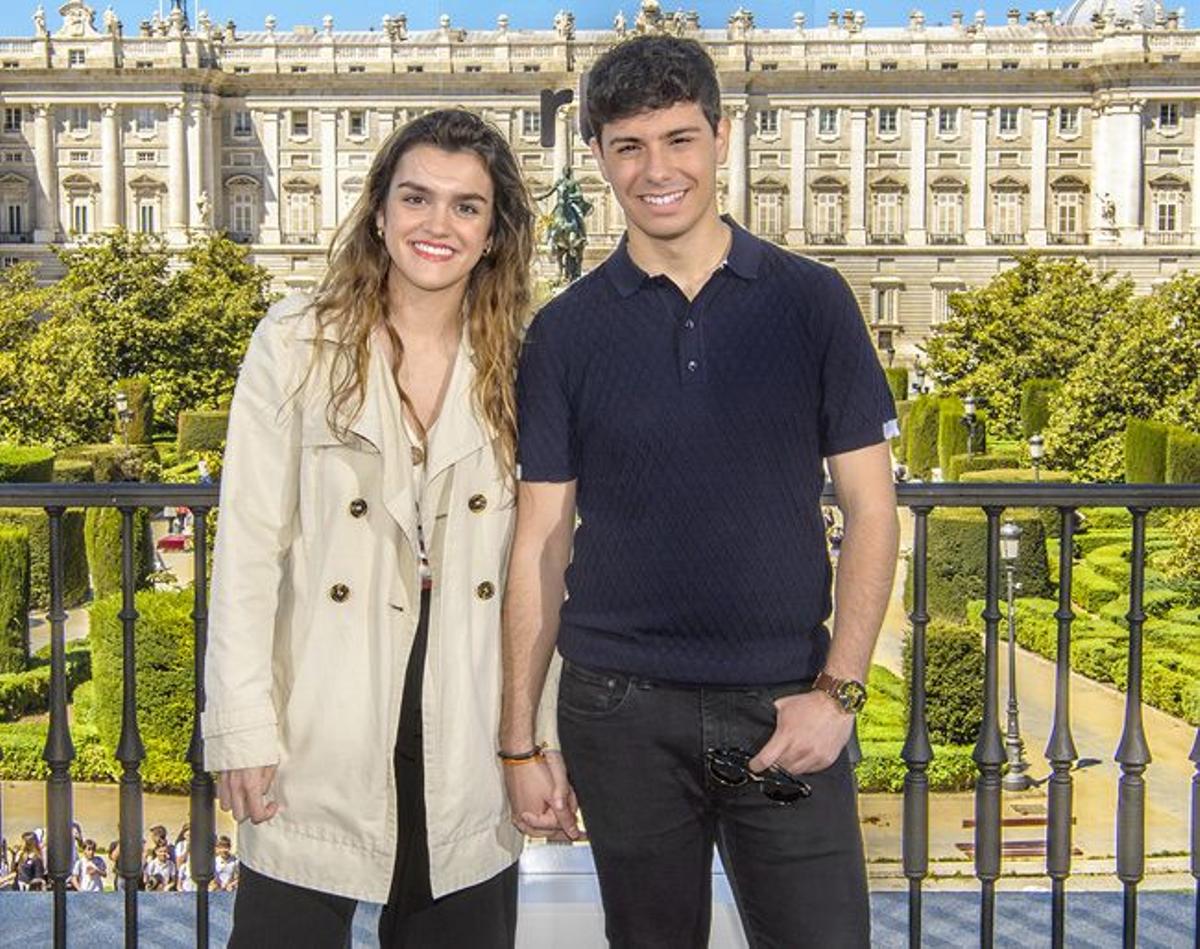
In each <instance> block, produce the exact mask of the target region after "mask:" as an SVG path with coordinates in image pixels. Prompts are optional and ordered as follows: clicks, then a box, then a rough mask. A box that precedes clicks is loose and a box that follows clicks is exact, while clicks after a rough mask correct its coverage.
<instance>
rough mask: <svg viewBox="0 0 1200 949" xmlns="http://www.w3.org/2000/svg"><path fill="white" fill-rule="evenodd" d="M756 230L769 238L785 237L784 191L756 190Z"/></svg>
mask: <svg viewBox="0 0 1200 949" xmlns="http://www.w3.org/2000/svg"><path fill="white" fill-rule="evenodd" d="M754 232H755V233H756V234H757V235H758V236H759V237H765V238H766V239H767V240H779V239H780V238H782V237H783V192H781V191H756V192H754Z"/></svg>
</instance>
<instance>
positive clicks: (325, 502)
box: [203, 294, 556, 902]
mask: <svg viewBox="0 0 1200 949" xmlns="http://www.w3.org/2000/svg"><path fill="white" fill-rule="evenodd" d="M308 302H309V301H308V298H307V297H306V296H304V295H301V294H294V295H292V296H290V297H288V298H287V299H285V300H283V301H281V302H280V303H278V304H276V305H275V306H274V307H273V308H272V309H271V312H270V313H269V314H268V315H267V316H266V317H265V318H264V319H263V320H262V322H261V323H260V324H259V326H258V328H257V329H256V330H255V333H254V337H253V340H252V341H251V344H250V348H249V350H248V352H247V353H246V359H245V362H244V364H243V366H242V370H241V374H240V376H239V378H238V384H237V391H236V394H235V396H234V400H233V407H232V411H231V414H230V420H229V434H228V440H227V447H226V454H225V466H224V472H223V476H222V478H221V506H220V513H219V519H218V525H217V536H216V551H215V563H214V568H213V586H212V598H211V604H210V616H209V645H208V654H207V671H206V677H205V690H206V707H205V711H204V715H203V729H204V742H205V762H206V765H207V767H208V768H209V769H210V770H213V771H222V770H227V769H232V768H242V767H252V766H258V765H268V764H272V763H277V764H278V771H277V774H276V777H275V781H274V785H273V787H272V793H273V797H274V800H275V801H276V802H277V803H278V804H279V812H278V814H277V815H276V816H275V817H274V818H272V819H271V820H269V821H267V822H265V823H263V824H259V825H253V824H251V823H250V822H249V821H246V822H243V823H242V824H241V826H240V827H239V842H238V846H239V850H240V856H241V858H242V859H243V860H244V861H245V862H246V863H247V864H248V865H249V866H250V867H252V868H254V869H255V870H258V871H260V872H261V873H265V874H267V875H269V876H272V877H275V878H276V879H280V880H285V881H288V882H291V883H296V884H299V885H301V886H305V887H310V888H313V889H318V890H324V891H326V892H333V893H339V894H342V895H345V896H350V897H355V898H358V899H365V900H370V901H373V902H384V901H385V900H386V899H387V896H388V890H389V884H390V881H391V876H392V867H393V863H394V860H395V851H396V838H397V815H396V789H395V780H394V775H393V771H392V765H393V759H392V752H393V747H394V745H395V741H396V732H397V727H398V724H399V715H400V700H401V692H402V690H403V683H404V670H405V664H406V662H407V658H408V653H409V650H410V648H411V646H412V642H413V638H414V635H415V632H416V626H417V620H418V613H419V608H420V576H419V564H418V560H417V551H416V508H415V505H414V501H415V500H416V498H415V493H416V490H417V489H416V487H415V485H414V479H413V466H412V454H411V445H410V443H409V441H408V438H407V435H406V433H405V428H404V425H403V423H402V416H401V402H400V397H399V394H398V392H397V391H396V387H395V385H394V383H393V381H392V377H391V372H390V369H389V367H388V366H387V361H386V358H385V357H384V355H383V354H382V352H381V351H380V349H379V348H378V347H375V348H374V349H373V350H372V353H371V359H370V370H369V377H368V380H367V385H366V397H365V401H364V404H363V407H362V409H361V411H360V412H359V413H358V415H357V417H356V418H355V419H354V420H353V421H352V422H351V424H350V433H351V434H350V438H349V442H348V443H346V444H343V443H342V442H341V441H339V440H338V438H337V437H336V436H335V435H334V433H333V432H332V431H331V430H330V428H329V426H328V424H327V422H326V418H325V405H326V401H327V398H328V395H327V393H328V382H327V375H326V374H325V372H324V371H318V372H315V373H313V374H312V375H311V376H310V377H309V378H308V379H307V381H306V380H305V375H306V371H307V369H308V367H309V362H310V358H311V356H312V353H313V347H314V346H321V347H323V348H324V349H326V350H328V349H329V348H331V347H330V346H329V344H327V343H321V342H319V341H318V340H317V332H316V323H315V320H314V319H313V317H312V315H311V312H310V310H309V309H308ZM473 375H474V369H473V366H472V362H471V353H470V351H469V349H468V346H467V343H466V339H465V336H464V342H463V344H462V345H461V346H460V349H459V354H458V358H457V361H456V363H455V366H454V369H453V372H452V375H451V379H450V383H449V387H448V390H447V393H446V398H445V404H444V407H443V409H442V414H441V417H440V418H439V419H438V421H437V423H436V425H435V427H434V429H433V432H432V435H431V438H430V442H429V446H428V447H429V456H428V459H427V482H426V487H425V490H424V493H423V495H422V496H421V497H420V499H419V500H420V505H421V510H422V511H423V512H426V517H425V520H426V530H427V531H428V530H429V526H428V522H429V520H430V518H429V515H428V512H431V511H432V512H436V519H435V520H434V523H433V529H432V536H431V537H430V538H429V542H430V551H429V554H430V563H431V567H432V570H433V578H434V581H433V595H432V604H431V613H430V627H429V646H428V657H427V660H426V666H425V674H424V683H423V698H422V706H421V716H422V722H423V726H424V757H425V806H426V813H427V823H428V837H429V857H430V878H431V879H430V882H431V885H432V889H433V895H434V896H435V897H438V896H442V895H444V894H446V893H449V892H452V891H454V890H458V889H462V888H464V887H467V886H471V885H473V884H475V883H478V882H481V881H483V880H486V879H488V878H490V877H492V876H494V875H495V874H497V873H499V872H500V871H501V870H503V869H504V868H505V867H507V866H509V865H510V864H511V863H512V862H513V861H514V860H516V858H517V856H518V855H519V853H520V850H521V843H522V841H521V837H520V835H519V833H518V832H517V831H516V830H515V829H514V828H513V827H512V825H511V824H510V822H509V819H508V817H509V815H508V805H507V802H506V799H505V794H504V785H503V775H502V773H501V765H500V763H499V761H498V760H497V758H496V734H497V726H498V721H499V714H500V688H501V667H500V601H501V590H502V589H503V585H504V572H505V568H506V559H507V554H508V547H509V543H510V541H511V535H512V526H513V504H512V495H511V491H510V489H509V488H508V486H507V485H505V484H504V483H503V480H502V479H501V478H500V472H499V469H498V466H497V464H496V460H495V456H494V452H493V451H492V439H491V437H490V436H489V434H488V433H487V432H486V431H485V430H484V429H483V427H482V426H481V424H480V423H479V421H478V420H477V419H476V417H475V414H474V412H473V411H472V409H471V401H470V390H471V381H472V378H473ZM302 387H303V388H302ZM554 678H555V676H553V675H552V676H551V680H553V679H554ZM555 688H556V683H555V682H554V681H550V682H548V683H547V694H548V695H553V694H554V689H555ZM541 712H542V714H541V721H540V723H539V725H540V729H541V730H540V734H539V737H540V738H542V739H544V740H547V741H549V742H551V743H552V744H556V736H555V734H554V733H553V712H554V709H553V702H552V701H549V702H543V708H542V710H541Z"/></svg>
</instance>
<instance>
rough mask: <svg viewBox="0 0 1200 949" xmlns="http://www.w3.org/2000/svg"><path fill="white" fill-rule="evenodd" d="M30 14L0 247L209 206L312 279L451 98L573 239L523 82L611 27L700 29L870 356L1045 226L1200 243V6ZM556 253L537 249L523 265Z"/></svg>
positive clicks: (601, 225)
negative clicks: (383, 148)
mask: <svg viewBox="0 0 1200 949" xmlns="http://www.w3.org/2000/svg"><path fill="white" fill-rule="evenodd" d="M58 14H59V18H60V21H61V22H60V23H59V24H58V25H57V26H53V25H49V24H47V21H46V15H45V13H44V12H43V11H42V9H41V8H40V7H39V8H38V10H37V11H36V12H35V13H34V14H33V35H32V36H26V37H8V38H0V117H2V124H0V264H10V263H12V262H14V261H19V260H25V259H34V260H37V261H38V262H40V263H41V264H42V265H43V271H42V273H43V276H44V277H45V278H46V279H53V278H54V277H55V276H56V275H57V270H56V268H57V266H58V265H57V262H56V260H55V258H54V257H53V255H52V254H51V253H50V251H49V246H50V245H51V244H55V243H64V242H66V243H69V242H72V241H76V240H79V239H81V238H83V237H85V236H86V235H88V234H92V233H95V232H98V231H102V230H106V229H110V228H116V227H125V228H128V229H131V230H139V231H151V232H161V233H162V234H164V235H165V237H166V238H167V240H168V241H170V242H171V243H174V244H182V243H184V242H185V241H186V240H187V239H188V235H189V234H190V233H197V232H203V231H206V230H209V229H212V228H217V229H221V230H224V231H226V232H228V233H229V234H230V235H231V236H232V237H233V238H234V239H235V240H238V241H242V242H245V243H246V244H248V245H250V247H251V249H252V251H253V254H254V257H255V259H256V260H257V261H258V262H259V263H261V264H263V265H264V266H266V267H267V268H268V269H269V270H270V272H271V273H272V275H273V276H274V278H275V280H276V282H277V284H278V285H279V286H280V287H281V288H285V287H288V286H304V285H310V284H312V283H313V282H314V281H315V280H317V279H318V278H319V276H320V274H321V271H322V268H323V266H324V248H325V247H326V246H327V244H328V242H329V240H330V238H331V236H332V235H333V232H334V229H335V228H336V227H337V224H338V222H339V221H340V220H341V219H342V218H343V217H344V216H345V215H346V213H347V211H348V210H349V208H350V207H351V205H352V204H353V202H354V201H355V200H356V199H357V197H358V194H359V193H360V191H361V189H362V185H363V179H364V177H365V175H366V172H367V169H368V167H369V165H370V162H371V158H372V155H373V153H374V151H375V150H376V148H377V147H378V146H379V144H380V143H381V142H382V141H383V140H384V139H385V138H386V137H387V136H388V134H389V133H390V132H391V131H392V130H393V129H394V128H396V127H397V126H398V125H400V124H402V123H404V122H405V121H406V120H408V119H409V118H411V117H412V116H414V115H417V114H420V113H421V112H423V111H427V110H430V109H434V108H438V107H443V106H464V107H466V108H470V109H473V110H476V111H478V112H480V113H481V114H483V115H484V116H486V117H487V118H488V119H490V120H491V121H493V122H495V123H496V124H497V125H499V126H500V128H502V129H504V130H505V131H506V132H507V133H508V135H509V137H510V140H511V141H512V142H513V144H514V146H515V148H516V150H517V152H518V155H519V160H520V162H521V165H522V168H523V169H524V171H525V172H526V174H527V175H528V178H529V181H530V183H531V186H532V189H533V191H534V192H535V194H543V193H545V192H547V191H549V190H550V188H551V185H552V184H553V183H554V181H555V180H556V179H557V178H558V176H559V175H560V174H561V172H562V171H563V170H564V169H565V168H567V167H571V168H572V169H573V172H574V174H575V176H576V178H577V179H578V180H579V181H580V183H581V185H582V187H583V189H584V192H585V194H586V195H587V196H588V197H589V199H590V200H591V201H592V202H593V204H594V207H595V210H594V212H593V213H592V215H591V216H590V217H589V219H588V230H589V239H590V246H589V260H593V261H594V260H599V259H600V258H601V257H602V256H603V255H604V254H605V253H607V251H608V250H609V249H610V248H611V247H612V245H613V243H614V242H615V241H616V239H617V238H618V237H619V236H620V233H621V231H622V228H623V222H622V217H621V213H620V209H619V208H618V207H617V205H616V203H615V202H614V201H613V200H612V199H611V197H610V196H609V195H608V194H607V191H606V187H605V184H604V182H603V180H602V179H601V177H600V175H599V173H598V171H597V169H596V166H595V162H594V161H593V159H592V157H591V154H590V152H589V151H588V148H587V145H586V143H585V142H584V141H583V140H582V138H581V136H580V134H579V131H578V122H577V118H578V112H577V105H570V106H567V107H565V108H562V109H559V110H558V112H557V114H556V115H554V116H549V115H548V116H547V117H546V119H545V120H547V121H553V122H554V123H555V126H556V127H555V129H554V145H553V147H549V148H547V147H543V145H542V144H541V136H542V122H543V120H544V117H543V112H542V108H541V93H542V91H543V90H555V91H557V90H563V89H572V88H576V87H577V86H578V80H579V77H580V75H581V74H583V73H584V72H586V70H587V69H588V66H589V64H590V63H591V62H593V61H594V60H595V59H596V57H597V56H598V55H599V54H600V53H602V52H603V51H604V50H605V49H607V48H608V47H609V46H610V45H612V44H613V43H615V42H618V41H619V40H620V39H621V38H622V37H623V36H627V35H632V34H635V33H639V32H646V31H665V32H672V33H677V34H680V35H685V36H693V37H695V38H696V39H698V40H699V41H701V42H702V43H703V44H704V45H705V46H706V47H707V49H708V50H709V52H710V53H711V55H712V57H713V59H714V61H715V62H716V63H717V65H718V68H719V70H720V75H721V81H722V86H723V94H724V97H725V107H726V110H727V113H728V115H729V118H730V120H731V122H732V135H731V142H730V154H729V159H728V162H727V165H726V166H725V167H724V168H723V169H722V172H721V201H722V204H723V207H724V209H725V210H726V211H728V212H729V213H730V214H732V215H733V216H734V217H735V218H737V219H738V220H740V221H742V222H743V223H744V224H746V225H747V226H748V227H750V228H751V229H752V230H753V231H755V232H756V233H758V234H760V235H762V236H764V237H767V238H769V239H771V240H775V241H778V242H779V243H781V244H784V245H786V246H788V247H790V248H792V249H794V250H796V251H798V252H801V253H804V254H808V255H810V256H813V257H816V258H819V259H821V260H824V261H828V262H830V263H832V264H834V265H836V266H837V267H838V268H839V269H840V270H841V271H842V273H843V274H845V276H846V277H847V279H848V280H849V281H850V284H851V286H852V287H853V288H854V290H855V292H856V293H857V294H858V296H859V299H860V302H861V304H862V308H863V312H864V314H865V316H866V318H867V319H868V321H869V323H870V324H871V327H872V331H873V332H874V333H875V336H876V340H877V343H878V345H879V348H880V350H881V351H882V352H884V353H886V354H887V356H888V358H895V359H896V360H897V361H898V362H900V363H905V362H909V361H911V359H912V358H913V357H914V356H915V354H916V345H917V344H918V343H920V342H921V341H922V340H923V339H924V338H925V337H926V336H927V335H928V333H929V331H930V327H931V326H933V325H935V324H936V323H937V322H938V321H939V320H941V319H943V318H944V317H945V315H946V313H947V309H948V299H949V296H950V294H951V293H953V292H954V291H956V290H959V289H963V288H965V287H970V286H973V285H977V284H979V283H982V282H984V281H986V280H987V279H989V278H990V277H991V276H992V275H994V274H995V273H997V272H998V271H999V270H1002V269H1003V268H1004V267H1006V266H1008V265H1009V264H1010V263H1011V262H1012V259H1013V255H1014V254H1016V253H1018V252H1021V251H1024V250H1027V249H1033V248H1036V249H1040V250H1044V251H1045V252H1048V253H1059V254H1065V253H1070V254H1080V255H1083V256H1086V257H1087V258H1088V259H1090V260H1091V261H1092V262H1093V263H1094V264H1095V265H1096V266H1097V267H1099V268H1101V269H1106V270H1116V271H1120V272H1122V273H1127V274H1129V275H1130V276H1132V277H1133V279H1134V280H1135V281H1136V283H1137V285H1138V286H1139V288H1140V289H1143V290H1145V289H1149V288H1150V287H1151V286H1153V285H1154V284H1155V283H1157V282H1159V281H1163V280H1167V279H1170V277H1171V276H1172V275H1174V274H1175V273H1177V272H1179V271H1180V270H1184V269H1188V268H1190V267H1192V266H1193V265H1194V262H1195V261H1196V258H1197V254H1198V249H1200V201H1197V200H1196V199H1195V195H1193V193H1192V191H1193V188H1194V187H1195V186H1196V183H1197V181H1198V180H1200V122H1198V121H1197V105H1198V104H1200V30H1191V29H1187V28H1186V27H1185V24H1184V22H1183V18H1182V15H1181V14H1180V13H1176V12H1167V11H1166V10H1164V8H1163V6H1162V5H1161V4H1160V3H1144V2H1142V0H1120V2H1114V0H1079V2H1076V3H1074V4H1073V5H1072V6H1071V7H1070V9H1069V10H1068V11H1067V12H1066V13H1065V14H1062V15H1060V16H1056V15H1052V14H1048V13H1043V12H1037V13H1031V14H1022V13H1020V12H1019V11H1016V10H1014V11H1011V12H1010V13H1009V15H1008V17H1007V18H1006V19H1005V20H1003V21H1001V22H990V21H988V20H987V19H986V18H985V17H984V16H982V15H977V16H975V17H974V18H965V19H964V18H963V17H962V16H959V15H955V16H954V17H953V18H952V22H950V23H949V24H947V25H933V24H929V23H926V22H925V20H924V17H923V16H922V15H921V14H920V13H913V14H912V15H911V16H910V17H909V19H908V22H907V23H906V24H904V25H901V26H895V27H881V28H876V27H873V26H868V25H867V23H866V22H865V20H864V18H863V17H862V15H861V14H855V13H853V12H846V13H838V14H830V15H829V18H828V20H827V21H825V22H820V23H809V22H806V21H805V18H804V16H803V15H802V14H797V15H796V17H795V18H794V22H793V25H792V27H791V28H787V29H762V28H759V27H756V26H755V23H754V16H753V14H752V13H750V12H748V11H746V10H742V9H739V10H737V11H736V12H734V13H733V14H732V15H731V16H730V18H729V20H728V22H727V23H725V24H720V25H718V26H717V28H712V27H710V26H709V25H708V24H701V22H700V20H699V17H698V16H696V15H695V14H683V13H676V14H665V13H663V12H662V10H661V8H660V7H659V5H658V4H657V3H656V2H655V0H643V2H642V4H641V8H640V9H639V10H638V11H637V12H636V14H635V15H633V16H632V17H631V18H630V19H629V20H628V21H627V20H626V19H625V16H624V15H623V14H618V15H617V16H616V18H615V19H614V23H613V27H612V29H611V30H605V31H588V30H576V29H575V23H574V17H573V16H572V15H571V14H570V13H567V12H563V13H560V14H559V15H558V16H557V17H556V18H555V22H554V24H553V26H552V27H551V28H550V29H546V30H535V31H526V30H516V29H510V28H509V22H508V18H507V17H506V16H501V17H499V18H498V20H497V22H496V24H495V26H494V28H492V29H476V28H474V26H472V27H466V28H462V27H459V26H458V25H456V24H452V23H451V22H450V19H449V17H446V16H443V17H442V18H441V23H440V25H439V27H438V28H437V29H434V30H428V31H416V30H410V29H409V28H408V24H407V21H406V19H405V17H404V16H403V15H398V16H394V17H391V16H389V17H384V18H383V21H382V23H381V24H380V25H379V26H378V27H377V28H374V29H370V30H357V31H344V30H337V29H335V28H334V23H333V19H332V18H331V17H326V18H325V20H324V22H323V23H322V24H321V25H320V26H318V27H313V26H297V27H292V28H289V29H283V28H281V27H280V26H279V24H278V23H277V21H276V18H275V17H273V16H271V17H267V19H266V22H265V24H264V26H263V28H262V29H260V30H255V31H245V32H243V31H242V30H241V29H240V28H239V27H238V26H237V25H236V24H234V23H233V22H228V23H225V24H217V23H213V22H210V21H209V20H208V19H207V18H206V17H205V16H204V15H203V14H202V15H201V17H200V22H198V23H196V24H190V23H189V22H188V21H187V18H186V15H185V13H184V12H183V9H182V8H181V6H180V4H179V0H174V7H173V9H172V10H171V12H170V15H169V16H167V17H166V18H165V19H158V18H157V17H156V18H155V19H153V20H149V21H145V22H142V23H140V24H136V25H125V24H122V23H121V22H120V21H119V20H118V18H117V15H116V14H115V13H114V12H112V11H111V10H109V11H107V12H106V13H105V14H104V15H103V17H102V18H101V23H100V24H99V25H97V23H96V16H95V14H94V12H93V10H92V9H91V8H90V7H89V6H87V4H86V3H84V2H83V0H68V2H66V3H64V4H63V5H62V6H61V7H60V8H59V10H58ZM544 266H545V267H546V272H547V273H549V272H550V266H551V265H550V262H549V261H548V260H547V261H546V262H545V263H544Z"/></svg>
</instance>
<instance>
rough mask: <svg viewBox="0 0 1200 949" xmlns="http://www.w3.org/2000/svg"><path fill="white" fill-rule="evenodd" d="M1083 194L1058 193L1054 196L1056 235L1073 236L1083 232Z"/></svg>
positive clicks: (1071, 192)
mask: <svg viewBox="0 0 1200 949" xmlns="http://www.w3.org/2000/svg"><path fill="white" fill-rule="evenodd" d="M1082 211H1083V192H1082V191H1056V192H1055V194H1054V224H1055V233H1056V234H1060V235H1063V236H1067V237H1069V236H1072V235H1075V234H1079V233H1080V232H1081V231H1082V228H1081V227H1080V224H1081V222H1082V213H1081V212H1082Z"/></svg>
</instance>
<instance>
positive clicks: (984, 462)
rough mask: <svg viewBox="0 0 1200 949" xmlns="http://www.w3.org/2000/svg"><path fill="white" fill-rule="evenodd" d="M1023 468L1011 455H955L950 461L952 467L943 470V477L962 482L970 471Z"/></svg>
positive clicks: (1019, 461)
mask: <svg viewBox="0 0 1200 949" xmlns="http://www.w3.org/2000/svg"><path fill="white" fill-rule="evenodd" d="M1020 467H1021V460H1020V459H1019V458H1014V457H1012V456H1011V455H967V454H961V455H955V456H954V457H952V458H951V459H950V467H949V468H948V469H943V471H942V475H943V476H944V477H945V479H946V480H947V481H961V480H962V476H963V475H964V474H965V473H966V472H968V471H1000V470H1005V471H1007V470H1010V469H1015V468H1020Z"/></svg>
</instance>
